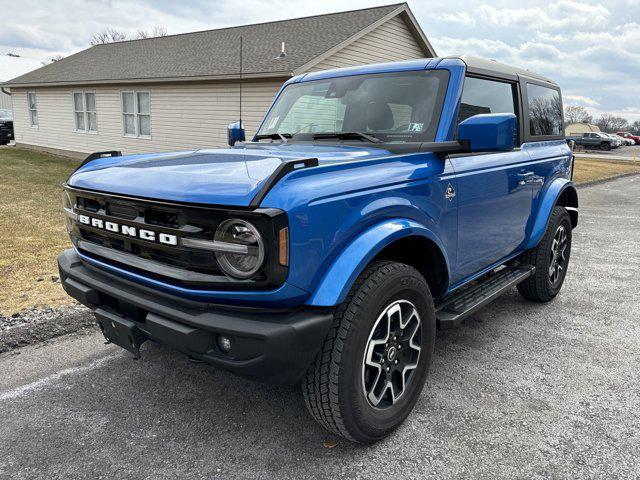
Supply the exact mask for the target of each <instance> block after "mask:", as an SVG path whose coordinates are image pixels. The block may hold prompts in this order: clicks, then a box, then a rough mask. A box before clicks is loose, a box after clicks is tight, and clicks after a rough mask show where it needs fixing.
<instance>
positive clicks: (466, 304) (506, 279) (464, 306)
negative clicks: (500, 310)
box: [436, 265, 535, 329]
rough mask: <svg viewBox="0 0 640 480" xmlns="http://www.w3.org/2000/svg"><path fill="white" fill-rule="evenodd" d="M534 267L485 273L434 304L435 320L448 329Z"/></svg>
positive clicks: (511, 268) (509, 287)
mask: <svg viewBox="0 0 640 480" xmlns="http://www.w3.org/2000/svg"><path fill="white" fill-rule="evenodd" d="M533 272H535V267H533V266H531V265H514V266H511V267H506V268H503V269H502V270H499V271H497V272H494V273H490V274H488V275H486V276H485V277H484V278H482V279H480V280H478V282H477V283H475V284H473V285H471V286H469V287H466V288H463V289H462V290H461V291H460V292H454V293H453V294H452V295H451V296H450V297H445V299H444V300H443V302H442V303H440V305H438V306H436V320H437V324H438V327H439V328H442V329H448V328H453V327H455V326H456V325H458V324H459V323H460V322H461V321H462V320H463V319H464V318H466V317H468V316H469V315H471V314H472V313H474V312H476V311H478V310H479V309H481V308H482V307H484V306H485V305H487V304H488V303H491V302H492V301H493V300H495V299H496V298H498V297H499V296H500V295H502V294H503V293H505V292H506V291H507V290H509V289H511V288H512V287H513V286H515V285H517V284H518V283H520V282H521V281H523V280H524V279H526V278H528V277H529V276H531V275H533Z"/></svg>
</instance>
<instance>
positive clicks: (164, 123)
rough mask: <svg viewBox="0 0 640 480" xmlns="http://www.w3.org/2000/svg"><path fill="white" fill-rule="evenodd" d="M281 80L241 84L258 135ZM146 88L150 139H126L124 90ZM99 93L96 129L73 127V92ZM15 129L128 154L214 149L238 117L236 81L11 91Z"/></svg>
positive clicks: (31, 136) (21, 137)
mask: <svg viewBox="0 0 640 480" xmlns="http://www.w3.org/2000/svg"><path fill="white" fill-rule="evenodd" d="M281 84H282V81H273V80H270V81H260V82H246V83H244V84H243V95H242V117H243V118H242V120H243V123H244V125H245V127H246V129H247V135H248V136H251V135H253V133H255V131H256V129H257V127H258V125H259V124H260V121H261V119H262V117H263V115H264V113H265V112H266V111H267V109H268V108H269V105H270V104H271V101H272V100H273V97H274V96H275V94H276V93H277V91H278V89H279V88H280V86H281ZM131 90H137V91H147V92H150V94H151V95H150V98H151V138H150V139H147V138H132V137H125V136H124V134H123V125H122V106H121V100H120V94H121V92H123V91H131ZM29 91H35V92H36V97H37V107H38V123H39V125H38V127H37V128H32V127H30V126H29V111H28V108H27V92H29ZM78 91H85V92H95V94H96V108H97V125H98V131H97V133H80V132H76V131H75V123H74V116H73V104H72V101H73V100H72V98H73V97H72V95H73V92H78ZM12 98H13V106H14V130H15V137H16V142H17V143H19V144H25V145H32V146H39V147H46V148H48V149H56V150H64V151H68V152H77V153H90V152H95V151H100V150H121V151H122V152H123V153H124V154H133V153H147V152H162V151H174V150H182V149H189V150H190V149H196V148H211V147H222V146H226V145H227V130H226V126H227V125H228V124H229V123H231V122H233V121H237V120H238V84H237V83H198V84H196V83H194V84H173V85H158V84H153V85H145V84H139V85H123V86H121V87H119V86H107V87H93V86H91V87H85V88H83V87H76V88H70V87H65V88H35V89H22V88H20V89H17V88H14V89H12Z"/></svg>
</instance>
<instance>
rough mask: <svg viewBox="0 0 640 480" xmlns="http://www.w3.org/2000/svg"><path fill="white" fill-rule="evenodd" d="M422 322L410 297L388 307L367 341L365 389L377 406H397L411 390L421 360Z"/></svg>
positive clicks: (371, 401)
mask: <svg viewBox="0 0 640 480" xmlns="http://www.w3.org/2000/svg"><path fill="white" fill-rule="evenodd" d="M421 334H422V325H421V320H420V315H419V314H418V311H417V309H416V307H415V306H414V305H413V304H412V303H411V302H409V301H408V300H398V301H395V302H393V303H392V304H390V305H389V306H387V307H386V308H385V309H384V311H383V312H382V314H380V316H379V317H378V319H377V320H376V322H375V324H374V325H373V328H372V329H371V333H370V334H369V339H368V341H367V345H366V350H365V353H364V359H363V362H362V388H363V390H364V394H365V396H366V398H367V401H368V402H369V404H370V405H371V406H372V407H374V408H377V409H386V408H389V407H391V406H393V405H394V404H395V403H396V402H397V401H398V400H399V399H400V398H401V397H402V396H403V395H404V393H405V392H406V391H407V388H408V387H409V386H410V385H411V382H412V381H413V377H414V376H415V372H416V368H417V367H418V361H419V360H420V344H421V340H420V338H421V337H420V336H421Z"/></svg>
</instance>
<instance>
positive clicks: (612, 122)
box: [596, 113, 629, 133]
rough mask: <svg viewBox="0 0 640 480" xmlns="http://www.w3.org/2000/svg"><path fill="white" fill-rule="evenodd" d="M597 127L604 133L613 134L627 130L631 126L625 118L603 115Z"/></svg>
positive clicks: (608, 114)
mask: <svg viewBox="0 0 640 480" xmlns="http://www.w3.org/2000/svg"><path fill="white" fill-rule="evenodd" d="M596 125H597V126H598V127H599V128H600V130H602V131H603V132H607V133H612V132H620V131H622V130H625V129H626V128H627V127H628V126H629V121H628V120H627V119H626V118H623V117H616V116H615V115H611V114H610V113H603V114H602V115H601V116H600V118H599V119H598V120H597V121H596Z"/></svg>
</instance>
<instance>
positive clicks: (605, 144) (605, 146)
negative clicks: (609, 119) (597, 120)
mask: <svg viewBox="0 0 640 480" xmlns="http://www.w3.org/2000/svg"><path fill="white" fill-rule="evenodd" d="M600 148H601V149H602V150H611V144H610V143H608V142H602V143H601V144H600Z"/></svg>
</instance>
